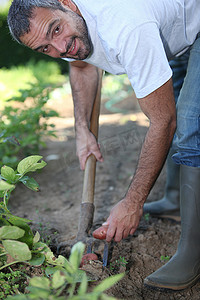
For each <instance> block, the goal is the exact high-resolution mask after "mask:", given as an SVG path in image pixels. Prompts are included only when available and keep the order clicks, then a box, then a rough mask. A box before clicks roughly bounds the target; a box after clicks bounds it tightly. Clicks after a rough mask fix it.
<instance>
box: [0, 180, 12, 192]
mask: <svg viewBox="0 0 200 300" xmlns="http://www.w3.org/2000/svg"><path fill="white" fill-rule="evenodd" d="M14 188H15V185H14V184H9V183H7V182H6V181H4V180H0V191H8V190H13V189H14Z"/></svg>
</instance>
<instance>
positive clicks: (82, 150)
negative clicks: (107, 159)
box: [76, 128, 103, 170]
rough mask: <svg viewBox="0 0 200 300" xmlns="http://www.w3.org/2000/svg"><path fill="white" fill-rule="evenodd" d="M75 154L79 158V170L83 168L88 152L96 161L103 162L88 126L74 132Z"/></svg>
mask: <svg viewBox="0 0 200 300" xmlns="http://www.w3.org/2000/svg"><path fill="white" fill-rule="evenodd" d="M76 154H77V156H78V158H79V162H80V168H81V170H84V169H85V163H86V160H87V158H88V156H89V155H90V154H93V155H94V156H95V157H96V159H97V160H98V161H100V162H103V157H102V154H101V152H100V148H99V145H98V144H97V141H96V138H95V136H94V135H93V134H92V133H91V131H89V130H88V128H82V129H79V130H78V132H77V133H76Z"/></svg>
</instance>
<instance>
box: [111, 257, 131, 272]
mask: <svg viewBox="0 0 200 300" xmlns="http://www.w3.org/2000/svg"><path fill="white" fill-rule="evenodd" d="M127 263H128V262H127V261H126V259H125V258H124V257H121V256H120V257H119V259H116V260H115V261H114V262H112V263H110V270H112V271H113V270H115V269H117V268H120V267H126V265H127Z"/></svg>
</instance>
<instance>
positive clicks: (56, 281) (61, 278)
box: [52, 271, 66, 289]
mask: <svg viewBox="0 0 200 300" xmlns="http://www.w3.org/2000/svg"><path fill="white" fill-rule="evenodd" d="M65 282H66V278H65V275H64V273H63V272H61V271H56V272H55V273H54V274H53V278H52V287H53V289H59V288H60V287H61V286H63V285H64V284H65Z"/></svg>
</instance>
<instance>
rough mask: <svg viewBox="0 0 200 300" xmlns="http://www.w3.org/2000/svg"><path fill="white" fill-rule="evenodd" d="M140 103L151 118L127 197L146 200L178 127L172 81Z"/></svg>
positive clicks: (141, 200) (140, 200) (142, 201)
mask: <svg viewBox="0 0 200 300" xmlns="http://www.w3.org/2000/svg"><path fill="white" fill-rule="evenodd" d="M139 102H140V106H141V108H142V110H143V112H144V113H145V114H146V115H147V116H148V117H149V119H150V127H149V130H148V132H147V135H146V137H145V141H144V143H143V146H142V150H141V154H140V158H139V161H138V167H137V169H136V174H135V176H134V178H133V180H132V182H131V185H130V187H129V190H128V192H127V198H128V199H135V200H136V199H137V201H139V202H141V204H143V203H144V201H145V200H146V197H147V196H148V194H149V192H150V190H151V188H152V186H153V184H154V182H155V180H156V179H157V177H158V175H159V172H160V170H161V168H162V166H163V164H164V161H165V158H166V156H167V153H168V150H169V147H170V145H171V142H172V139H173V135H174V131H175V128H176V112H175V101H174V96H173V87H172V81H171V80H169V81H168V82H167V83H166V84H164V85H163V86H162V87H161V88H160V89H158V90H157V91H155V92H154V93H152V94H151V95H149V96H148V97H146V98H143V99H141V100H140V101H139Z"/></svg>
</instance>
